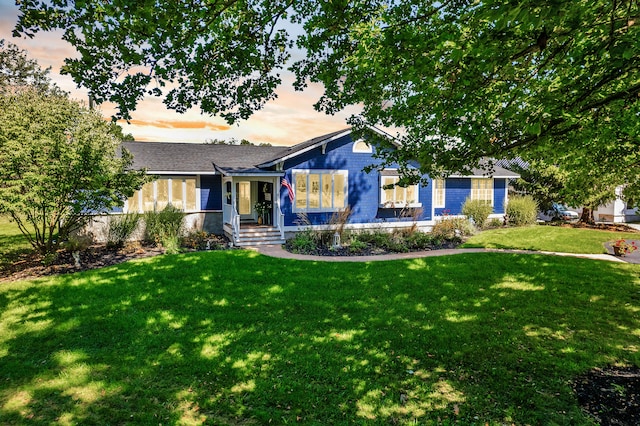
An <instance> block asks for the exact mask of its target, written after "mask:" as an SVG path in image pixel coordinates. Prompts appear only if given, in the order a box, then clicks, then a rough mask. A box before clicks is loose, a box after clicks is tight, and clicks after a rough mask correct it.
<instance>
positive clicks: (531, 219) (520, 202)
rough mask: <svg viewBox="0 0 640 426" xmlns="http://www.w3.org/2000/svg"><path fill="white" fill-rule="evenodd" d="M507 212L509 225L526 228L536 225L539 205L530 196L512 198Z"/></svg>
mask: <svg viewBox="0 0 640 426" xmlns="http://www.w3.org/2000/svg"><path fill="white" fill-rule="evenodd" d="M505 210H506V212H507V215H506V216H507V223H508V224H509V225H513V226H524V225H533V224H535V223H536V219H537V216H538V204H537V203H536V201H535V200H534V199H533V197H532V196H530V195H523V196H517V197H512V198H510V199H509V203H508V204H507V206H506V209H505Z"/></svg>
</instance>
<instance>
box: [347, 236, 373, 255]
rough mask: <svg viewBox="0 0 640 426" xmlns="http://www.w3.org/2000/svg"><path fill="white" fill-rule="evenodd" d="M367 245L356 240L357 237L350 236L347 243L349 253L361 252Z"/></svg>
mask: <svg viewBox="0 0 640 426" xmlns="http://www.w3.org/2000/svg"><path fill="white" fill-rule="evenodd" d="M367 247H369V246H368V245H367V243H365V242H363V241H360V240H358V239H357V238H352V239H351V242H350V243H349V252H350V253H362V252H363V251H365V250H366V249H367Z"/></svg>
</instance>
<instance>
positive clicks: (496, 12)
mask: <svg viewBox="0 0 640 426" xmlns="http://www.w3.org/2000/svg"><path fill="white" fill-rule="evenodd" d="M20 11H21V15H20V18H19V22H18V23H17V25H16V28H15V31H14V35H25V36H31V35H33V34H34V33H36V32H37V31H39V30H52V29H55V28H61V29H62V30H63V31H64V39H65V40H67V41H68V42H70V43H71V44H72V45H73V46H75V47H76V49H77V50H78V52H79V53H80V57H79V58H78V59H67V61H66V65H65V68H64V72H66V73H69V74H70V75H72V76H73V78H74V79H75V81H76V82H77V83H78V84H81V85H83V86H85V87H87V88H88V89H89V90H90V91H91V93H92V94H93V96H94V97H95V99H96V100H97V101H112V102H115V103H117V104H118V105H119V108H120V109H119V113H120V115H121V116H122V117H125V118H128V117H130V113H131V111H133V110H134V109H135V106H136V103H137V101H139V100H140V99H141V98H142V97H143V96H146V95H152V96H160V97H163V99H164V102H165V104H166V105H167V107H169V108H173V109H175V110H177V111H184V110H185V109H187V108H190V107H192V106H195V105H199V106H200V108H201V109H202V110H203V111H204V112H207V113H211V114H219V115H221V116H223V117H225V118H226V119H227V120H229V121H231V122H233V121H235V120H239V119H244V118H246V117H248V116H249V115H250V114H251V113H252V112H253V111H255V110H257V109H259V108H261V107H262V106H263V105H264V103H265V102H267V101H268V100H270V99H272V98H274V97H275V96H276V92H275V90H276V88H277V87H278V85H279V84H281V81H282V78H281V75H280V73H281V72H282V71H283V70H285V69H287V68H288V69H290V70H291V71H293V72H294V73H295V75H296V81H295V87H296V88H297V89H303V88H304V87H305V86H306V85H307V84H308V83H309V82H320V83H322V84H323V85H324V94H323V96H322V97H321V98H320V99H319V100H318V102H317V104H316V108H317V109H319V110H321V111H325V112H327V113H330V114H331V113H334V112H336V111H339V110H341V109H343V108H345V107H347V106H350V105H360V106H362V112H361V114H359V115H357V116H354V117H352V119H351V124H353V125H354V126H355V127H356V129H365V128H366V126H367V125H380V126H384V127H387V128H397V129H398V134H397V136H398V139H399V140H400V141H401V142H402V144H403V147H402V149H399V150H395V151H388V152H386V154H385V155H386V156H385V158H386V159H388V160H389V161H398V162H401V163H402V162H407V161H418V162H419V164H420V167H421V170H422V171H423V172H427V173H438V172H445V171H449V172H451V171H464V170H468V169H470V168H471V167H474V166H475V165H476V164H477V162H478V160H479V159H480V158H481V157H485V156H490V157H513V156H522V157H524V158H526V159H528V160H533V159H545V160H551V161H557V162H561V161H567V163H571V162H574V163H575V161H577V160H581V161H582V160H584V161H582V162H581V165H582V166H583V167H588V165H590V164H600V163H599V161H598V160H599V158H600V156H603V155H605V156H607V162H606V165H607V166H608V167H607V168H606V169H605V172H607V173H608V172H610V171H611V169H610V167H609V166H616V167H617V168H618V169H622V170H626V171H629V170H631V169H633V173H635V174H638V173H637V170H638V152H639V150H638V148H639V145H640V142H639V138H638V127H639V126H640V124H639V123H640V120H639V119H638V118H639V117H638V115H639V114H640V107H639V104H640V102H639V101H640V96H639V95H640V67H639V65H640V31H639V29H640V2H638V1H637V0H580V1H570V2H568V1H561V0H536V1H533V0H520V1H517V2H505V1H501V0H488V1H472V0H443V1H440V2H425V1H422V0H401V1H389V0H366V1H359V2H352V1H345V0H338V1H330V2H329V1H316V0H296V1H293V0H236V1H234V0H229V1H222V2H175V1H169V0H165V1H163V0H160V1H155V2H136V3H131V2H127V1H121V0H110V1H99V0H94V1H88V2H74V1H72V0H60V1H56V2H53V3H51V2H47V1H37V0H33V1H27V2H21V3H20ZM294 49H302V51H303V52H304V55H303V57H302V58H301V59H297V60H293V59H292V52H294ZM295 52H296V53H297V50H295ZM372 136H375V134H374V135H372ZM594 147H595V149H594ZM627 174H629V173H627Z"/></svg>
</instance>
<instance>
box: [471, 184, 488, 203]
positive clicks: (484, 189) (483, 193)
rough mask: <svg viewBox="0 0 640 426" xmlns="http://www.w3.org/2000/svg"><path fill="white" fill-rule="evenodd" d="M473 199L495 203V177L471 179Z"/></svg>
mask: <svg viewBox="0 0 640 426" xmlns="http://www.w3.org/2000/svg"><path fill="white" fill-rule="evenodd" d="M471 199H472V200H480V201H482V202H484V203H485V204H490V205H493V179H487V178H483V179H471Z"/></svg>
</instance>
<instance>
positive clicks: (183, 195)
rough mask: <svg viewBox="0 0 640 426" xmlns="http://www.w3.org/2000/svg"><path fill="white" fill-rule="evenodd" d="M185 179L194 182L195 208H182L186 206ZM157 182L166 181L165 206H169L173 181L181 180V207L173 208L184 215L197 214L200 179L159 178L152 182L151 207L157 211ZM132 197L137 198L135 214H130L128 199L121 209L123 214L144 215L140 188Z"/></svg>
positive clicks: (183, 177)
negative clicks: (181, 211) (179, 210)
mask: <svg viewBox="0 0 640 426" xmlns="http://www.w3.org/2000/svg"><path fill="white" fill-rule="evenodd" d="M186 179H193V180H195V187H194V190H195V202H196V203H195V207H194V208H193V209H185V208H184V207H185V206H186V204H187V199H186V194H187V182H186V181H185V180H186ZM159 180H166V181H167V185H168V192H167V200H168V202H167V204H171V199H172V198H173V180H182V204H181V205H174V207H178V208H179V209H181V210H183V211H184V212H185V213H189V212H197V211H199V210H200V194H199V189H200V179H199V177H198V176H160V177H159V178H158V179H156V180H154V181H152V182H151V185H152V190H153V206H154V210H153V211H156V210H157V205H158V181H159ZM133 196H137V197H138V211H136V212H132V211H130V210H129V199H127V200H126V203H125V208H124V209H123V211H124V212H126V213H144V212H145V210H144V208H143V207H144V203H143V200H142V188H140V189H139V190H136V192H135V193H134V194H133Z"/></svg>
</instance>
